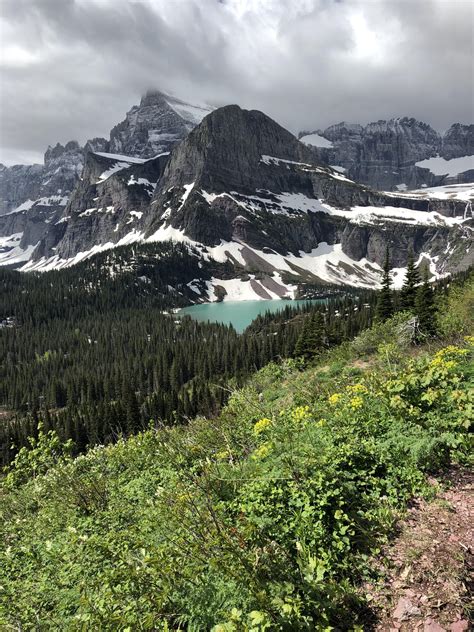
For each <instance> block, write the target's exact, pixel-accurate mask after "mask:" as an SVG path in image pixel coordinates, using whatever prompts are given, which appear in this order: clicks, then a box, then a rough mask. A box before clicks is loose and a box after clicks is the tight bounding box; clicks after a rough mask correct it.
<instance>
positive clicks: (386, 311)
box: [375, 246, 393, 321]
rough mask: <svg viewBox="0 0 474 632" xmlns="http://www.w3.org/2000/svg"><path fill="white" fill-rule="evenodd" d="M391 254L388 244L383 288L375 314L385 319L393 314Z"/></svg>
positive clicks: (378, 317)
mask: <svg viewBox="0 0 474 632" xmlns="http://www.w3.org/2000/svg"><path fill="white" fill-rule="evenodd" d="M390 284H391V279H390V254H389V250H388V246H387V250H386V252H385V262H384V266H383V276H382V289H381V290H380V292H379V296H378V301H377V306H376V310H375V314H376V317H377V319H378V320H381V321H384V320H387V319H388V318H390V316H392V315H393V302H392V291H391V289H390Z"/></svg>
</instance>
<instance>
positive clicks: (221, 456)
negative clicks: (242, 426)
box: [216, 450, 229, 461]
mask: <svg viewBox="0 0 474 632" xmlns="http://www.w3.org/2000/svg"><path fill="white" fill-rule="evenodd" d="M228 458H229V452H228V450H223V451H222V452H218V453H217V454H216V459H218V460H219V461H224V460H225V459H228Z"/></svg>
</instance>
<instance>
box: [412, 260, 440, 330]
mask: <svg viewBox="0 0 474 632" xmlns="http://www.w3.org/2000/svg"><path fill="white" fill-rule="evenodd" d="M415 315H416V316H417V317H418V327H419V332H420V335H421V337H426V336H428V337H429V336H434V335H435V334H436V305H435V300H434V293H433V288H432V287H431V284H430V282H429V273H428V268H427V267H426V268H425V270H424V272H423V283H422V284H421V285H420V286H419V288H418V292H417V294H416V300H415Z"/></svg>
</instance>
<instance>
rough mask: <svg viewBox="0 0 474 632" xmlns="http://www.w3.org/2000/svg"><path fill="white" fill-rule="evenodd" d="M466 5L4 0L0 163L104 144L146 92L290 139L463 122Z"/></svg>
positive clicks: (435, 1)
mask: <svg viewBox="0 0 474 632" xmlns="http://www.w3.org/2000/svg"><path fill="white" fill-rule="evenodd" d="M472 19H473V5H472V3H471V2H470V1H469V0H466V1H464V0H451V1H450V2H446V0H411V1H410V2H408V1H395V0H378V1H377V2H375V1H374V2H368V1H367V0H365V1H362V0H339V1H338V0H291V2H288V1H287V0H220V1H218V0H179V1H170V0H142V1H132V0H2V7H1V15H0V36H1V50H0V73H1V74H0V104H1V121H0V126H1V155H0V161H2V162H8V163H12V162H22V161H27V162H30V161H32V160H33V159H36V160H41V155H42V153H43V151H44V149H45V148H46V146H47V145H48V144H55V143H56V142H57V141H60V142H63V143H64V142H65V141H67V140H70V139H71V138H75V139H77V140H78V141H80V142H81V143H83V142H84V141H85V140H86V139H87V138H91V137H94V136H108V132H109V130H110V128H111V127H112V126H113V125H114V124H116V123H117V122H118V121H120V120H121V119H123V116H124V113H125V111H126V110H128V109H129V108H130V107H131V106H132V105H133V104H135V103H138V101H139V98H140V96H141V95H142V94H143V93H145V92H146V91H147V90H148V89H150V88H158V89H161V90H163V91H165V92H169V93H174V94H175V95H177V96H179V97H181V98H183V99H186V100H190V101H193V100H197V101H199V102H204V101H207V102H209V103H211V104H212V105H223V104H227V103H239V104H240V105H241V106H242V107H246V108H256V109H260V110H263V111H265V112H266V113H267V114H269V115H270V116H272V117H273V118H275V119H276V120H277V121H278V122H279V123H281V124H282V125H284V126H286V127H288V128H289V129H291V130H292V131H294V132H297V131H298V130H300V129H314V128H318V127H325V126H327V125H330V124H332V123H336V122H339V121H340V120H348V121H354V122H360V123H367V122H369V121H371V120H377V119H380V118H390V117H392V116H402V115H409V116H414V117H416V118H419V119H421V120H424V121H426V122H428V123H430V124H432V125H433V126H434V127H435V128H437V129H441V130H442V129H445V128H447V127H448V126H449V125H450V124H451V123H453V122H456V121H459V122H463V123H470V122H472V119H473V110H474V104H473V92H472V75H473V61H472V60H473V35H472Z"/></svg>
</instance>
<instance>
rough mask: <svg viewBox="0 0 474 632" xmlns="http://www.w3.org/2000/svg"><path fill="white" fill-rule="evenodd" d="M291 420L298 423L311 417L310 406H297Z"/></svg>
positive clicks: (292, 412)
mask: <svg viewBox="0 0 474 632" xmlns="http://www.w3.org/2000/svg"><path fill="white" fill-rule="evenodd" d="M290 417H291V420H292V421H293V422H294V423H296V424H298V423H301V422H303V421H305V420H306V419H308V417H310V414H309V406H297V407H296V408H294V409H293V410H292V411H291V413H290Z"/></svg>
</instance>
